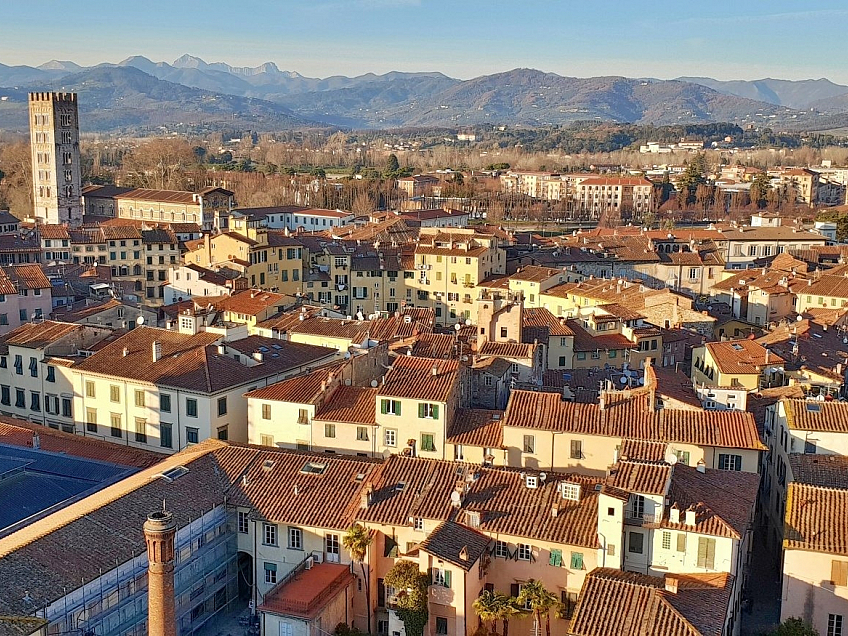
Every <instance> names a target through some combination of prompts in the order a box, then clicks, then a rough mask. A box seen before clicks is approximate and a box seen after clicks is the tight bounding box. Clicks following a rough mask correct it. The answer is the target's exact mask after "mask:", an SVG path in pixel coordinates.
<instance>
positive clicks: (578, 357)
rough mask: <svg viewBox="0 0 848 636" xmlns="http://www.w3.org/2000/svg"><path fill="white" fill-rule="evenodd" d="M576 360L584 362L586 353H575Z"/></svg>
mask: <svg viewBox="0 0 848 636" xmlns="http://www.w3.org/2000/svg"><path fill="white" fill-rule="evenodd" d="M577 359H578V360H585V359H586V352H585V351H578V352H577Z"/></svg>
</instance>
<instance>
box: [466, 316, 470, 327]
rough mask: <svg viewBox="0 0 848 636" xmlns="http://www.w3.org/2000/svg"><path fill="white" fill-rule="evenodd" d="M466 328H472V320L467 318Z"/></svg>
mask: <svg viewBox="0 0 848 636" xmlns="http://www.w3.org/2000/svg"><path fill="white" fill-rule="evenodd" d="M465 326H466V327H470V326H471V318H466V319H465Z"/></svg>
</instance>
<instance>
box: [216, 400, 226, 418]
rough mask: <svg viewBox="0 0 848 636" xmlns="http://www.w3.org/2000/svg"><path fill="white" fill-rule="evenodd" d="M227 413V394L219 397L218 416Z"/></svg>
mask: <svg viewBox="0 0 848 636" xmlns="http://www.w3.org/2000/svg"><path fill="white" fill-rule="evenodd" d="M226 414H227V396H226V395H225V396H224V397H219V398H218V417H220V416H222V415H226Z"/></svg>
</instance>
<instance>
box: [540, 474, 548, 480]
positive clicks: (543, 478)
mask: <svg viewBox="0 0 848 636" xmlns="http://www.w3.org/2000/svg"><path fill="white" fill-rule="evenodd" d="M547 478H548V473H539V481H545V480H546V479H547Z"/></svg>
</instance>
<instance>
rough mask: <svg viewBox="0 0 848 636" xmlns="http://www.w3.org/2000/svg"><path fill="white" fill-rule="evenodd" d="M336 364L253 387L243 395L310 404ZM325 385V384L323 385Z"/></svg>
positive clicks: (318, 393)
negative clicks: (256, 387) (260, 386)
mask: <svg viewBox="0 0 848 636" xmlns="http://www.w3.org/2000/svg"><path fill="white" fill-rule="evenodd" d="M338 366H339V365H338V364H331V365H327V366H324V367H321V368H320V369H316V370H315V371H313V372H312V373H307V374H305V375H299V376H297V377H295V378H289V379H288V380H282V381H281V382H275V383H274V384H269V385H268V386H264V387H262V388H259V389H255V390H253V391H250V392H248V393H245V394H244V396H245V397H247V398H253V399H256V400H271V401H274V402H294V403H296V404H311V403H312V402H313V401H314V400H315V398H317V397H318V395H320V394H321V392H322V390H321V387H322V385H325V383H327V382H328V381H329V379H330V376H331V375H332V374H333V371H334V370H336V369H337V368H338ZM325 386H326V385H325Z"/></svg>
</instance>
